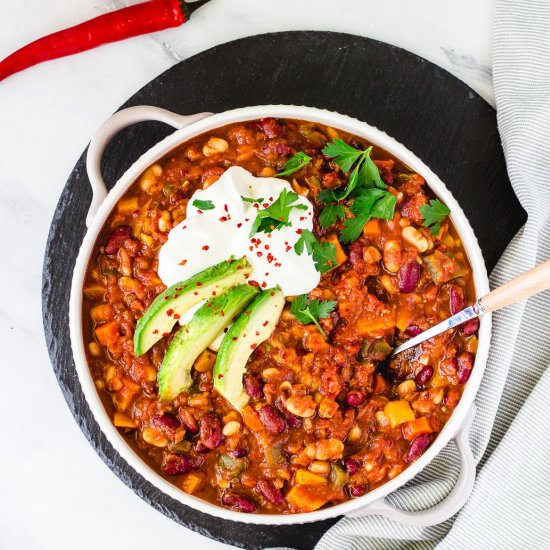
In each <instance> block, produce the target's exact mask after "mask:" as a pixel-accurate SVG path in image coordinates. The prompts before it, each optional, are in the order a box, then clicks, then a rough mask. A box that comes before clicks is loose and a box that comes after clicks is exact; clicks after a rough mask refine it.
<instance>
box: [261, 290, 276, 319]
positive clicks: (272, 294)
mask: <svg viewBox="0 0 550 550" xmlns="http://www.w3.org/2000/svg"><path fill="white" fill-rule="evenodd" d="M270 294H271V296H275V292H273V290H272V291H271V292H270ZM266 323H267V321H266ZM264 326H265V325H264Z"/></svg>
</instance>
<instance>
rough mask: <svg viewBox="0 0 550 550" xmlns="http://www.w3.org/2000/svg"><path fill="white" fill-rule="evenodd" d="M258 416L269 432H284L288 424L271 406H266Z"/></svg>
mask: <svg viewBox="0 0 550 550" xmlns="http://www.w3.org/2000/svg"><path fill="white" fill-rule="evenodd" d="M258 415H259V417H260V420H261V421H262V424H263V425H264V426H265V427H266V429H267V430H268V431H270V432H273V433H276V434H280V433H282V432H284V430H285V427H286V423H285V421H284V420H283V419H282V418H281V417H280V416H279V414H278V413H277V411H276V410H275V409H274V408H273V407H272V406H271V405H264V406H263V407H262V408H261V409H260V410H259V411H258Z"/></svg>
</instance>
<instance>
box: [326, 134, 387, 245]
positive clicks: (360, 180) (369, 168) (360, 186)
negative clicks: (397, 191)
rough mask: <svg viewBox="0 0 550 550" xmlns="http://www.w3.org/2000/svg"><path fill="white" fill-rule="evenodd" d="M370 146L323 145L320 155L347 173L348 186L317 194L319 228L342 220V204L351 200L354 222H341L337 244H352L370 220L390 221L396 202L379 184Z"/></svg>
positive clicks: (350, 219) (335, 141) (352, 220)
mask: <svg viewBox="0 0 550 550" xmlns="http://www.w3.org/2000/svg"><path fill="white" fill-rule="evenodd" d="M371 152H372V146H371V147H368V148H367V149H365V150H364V151H361V150H359V149H356V148H355V147H353V146H351V145H348V144H347V143H346V142H345V141H343V140H341V139H338V138H335V139H334V140H333V141H332V143H327V145H326V146H325V148H324V149H323V154H324V155H325V156H327V157H329V158H331V159H332V160H333V162H334V163H336V164H337V165H338V166H339V167H340V168H341V169H342V171H344V172H349V171H350V170H352V167H353V170H352V171H351V174H350V176H349V178H348V183H347V185H346V186H344V187H340V188H338V189H326V190H325V191H323V192H322V193H319V196H318V198H319V200H320V201H322V202H324V203H326V204H327V206H325V208H324V209H323V211H322V212H321V214H320V216H319V223H320V224H321V227H325V228H326V227H330V226H331V225H332V224H334V223H336V222H337V221H338V220H340V219H345V217H346V210H345V207H344V205H343V204H341V202H342V201H344V200H346V199H347V200H352V202H351V204H350V205H349V209H350V212H351V213H352V214H353V215H354V216H355V217H354V218H347V219H345V221H344V228H343V230H342V233H341V235H340V240H341V241H342V242H344V243H348V242H351V241H354V240H356V239H357V238H358V237H359V236H360V235H361V231H362V229H363V227H364V226H365V224H366V223H367V222H368V221H369V220H370V219H371V218H382V219H386V220H389V219H392V218H393V214H394V210H395V204H396V202H397V199H396V197H395V196H394V195H392V194H391V193H390V192H389V191H387V190H386V189H387V187H388V186H387V185H386V184H385V183H384V182H383V181H382V178H381V177H380V172H379V171H378V167H377V166H376V164H375V163H374V161H373V160H372V159H371V157H370V155H371Z"/></svg>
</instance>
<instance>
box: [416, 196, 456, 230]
mask: <svg viewBox="0 0 550 550" xmlns="http://www.w3.org/2000/svg"><path fill="white" fill-rule="evenodd" d="M418 210H419V212H420V214H421V216H422V218H424V223H423V224H422V225H423V226H424V227H430V228H431V229H430V235H437V234H438V233H439V230H440V229H441V223H442V222H443V220H444V219H445V217H446V216H448V215H449V214H450V213H451V211H450V210H449V208H448V207H447V206H445V205H444V204H443V203H442V202H441V201H440V200H439V199H432V200H431V201H430V202H429V203H428V204H424V205H422V206H419V207H418Z"/></svg>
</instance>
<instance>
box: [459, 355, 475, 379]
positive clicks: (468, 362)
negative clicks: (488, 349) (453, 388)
mask: <svg viewBox="0 0 550 550" xmlns="http://www.w3.org/2000/svg"><path fill="white" fill-rule="evenodd" d="M457 360H458V368H457V370H456V374H457V376H458V381H459V382H460V383H461V384H465V383H466V382H467V381H468V378H470V374H471V372H472V368H473V366H474V354H473V353H470V352H469V351H463V352H462V353H461V354H460V355H459V356H458V359H457Z"/></svg>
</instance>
